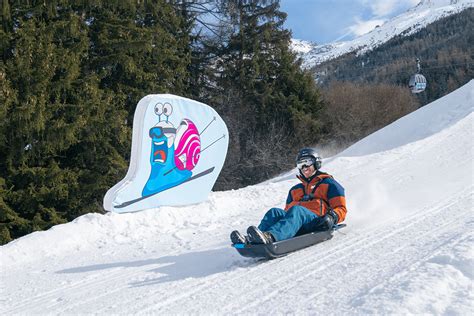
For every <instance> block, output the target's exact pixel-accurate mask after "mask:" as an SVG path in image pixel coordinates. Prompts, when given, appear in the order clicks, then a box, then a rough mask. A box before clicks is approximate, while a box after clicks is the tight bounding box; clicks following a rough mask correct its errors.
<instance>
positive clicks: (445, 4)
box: [292, 0, 474, 68]
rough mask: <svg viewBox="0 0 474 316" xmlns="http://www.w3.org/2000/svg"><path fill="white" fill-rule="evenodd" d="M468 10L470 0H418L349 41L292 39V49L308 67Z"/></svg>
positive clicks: (371, 46)
mask: <svg viewBox="0 0 474 316" xmlns="http://www.w3.org/2000/svg"><path fill="white" fill-rule="evenodd" d="M470 7H474V1H473V0H422V1H420V3H419V4H418V5H417V6H415V7H414V8H412V9H410V10H408V11H406V12H405V13H403V14H401V15H399V16H397V17H395V18H392V19H390V20H389V21H387V22H386V23H384V24H383V25H380V26H377V27H376V28H375V29H374V30H372V31H370V32H369V33H366V34H364V35H362V36H359V37H357V38H355V39H353V40H350V41H344V42H334V43H329V44H324V45H316V44H314V43H311V42H307V41H302V40H293V42H292V49H293V50H294V51H295V52H297V53H298V54H299V56H301V57H302V59H303V65H302V66H303V67H304V68H311V67H313V66H315V65H318V64H320V63H322V62H325V61H327V60H330V59H334V58H337V57H339V56H341V55H344V54H346V53H350V52H357V53H358V54H363V53H365V52H367V51H370V50H372V49H374V48H376V47H378V46H380V45H382V44H384V43H385V42H387V41H388V40H390V39H392V38H393V37H395V36H397V35H404V36H408V35H411V34H413V33H416V32H417V31H419V30H420V29H422V28H424V27H426V26H427V25H428V24H431V23H433V22H435V21H437V20H439V19H441V18H444V17H447V16H449V15H452V14H455V13H459V12H461V11H463V10H465V9H467V8H470Z"/></svg>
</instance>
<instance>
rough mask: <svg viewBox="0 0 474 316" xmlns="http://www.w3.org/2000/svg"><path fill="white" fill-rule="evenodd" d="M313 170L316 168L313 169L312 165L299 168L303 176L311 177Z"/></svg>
mask: <svg viewBox="0 0 474 316" xmlns="http://www.w3.org/2000/svg"><path fill="white" fill-rule="evenodd" d="M315 172H316V170H315V169H314V166H313V165H310V166H305V167H303V168H302V169H301V173H302V174H303V175H304V176H305V178H309V177H311V176H312V175H313V174H314V173H315Z"/></svg>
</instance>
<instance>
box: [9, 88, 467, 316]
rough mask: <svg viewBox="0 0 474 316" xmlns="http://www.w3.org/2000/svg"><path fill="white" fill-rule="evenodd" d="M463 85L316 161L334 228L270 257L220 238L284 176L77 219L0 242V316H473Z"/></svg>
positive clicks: (273, 194) (270, 202)
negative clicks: (336, 193) (335, 189)
mask: <svg viewBox="0 0 474 316" xmlns="http://www.w3.org/2000/svg"><path fill="white" fill-rule="evenodd" d="M473 104H474V80H471V81H470V82H469V83H468V84H466V85H464V86H463V87H461V88H459V89H458V90H456V91H454V92H452V93H450V94H448V95H446V96H444V97H443V98H440V99H438V100H436V101H434V102H432V103H430V104H428V105H426V106H424V107H423V108H420V109H419V110H417V111H415V112H413V113H411V114H409V115H407V116H405V117H403V118H401V119H399V120H397V121H395V122H394V123H392V124H390V125H388V126H386V127H384V128H382V129H381V130H379V131H377V132H375V133H373V134H371V135H369V136H368V137H366V138H365V139H363V140H361V141H360V142H358V143H356V144H354V145H352V146H351V147H349V148H348V149H346V150H345V151H343V152H342V153H340V154H338V155H337V156H335V157H331V158H328V159H325V160H324V161H323V171H326V172H328V173H330V174H332V175H333V176H334V177H335V178H336V179H337V180H338V181H339V182H340V183H341V184H342V185H343V186H344V187H345V189H346V197H347V203H348V215H347V218H346V221H345V222H346V223H347V227H346V228H344V229H343V230H341V231H340V232H337V233H336V234H335V236H334V238H333V239H331V240H329V241H326V242H324V243H322V244H318V245H315V246H312V247H309V248H306V249H303V250H301V251H298V252H295V253H293V254H290V255H288V256H286V257H283V258H281V259H277V260H272V261H264V262H259V261H255V260H252V259H247V258H243V257H240V256H239V255H238V254H237V252H236V251H235V249H233V248H232V247H231V246H230V242H229V233H230V232H231V231H232V230H234V229H238V230H240V231H242V232H245V229H246V228H247V227H248V226H249V225H255V224H258V222H259V220H260V218H261V217H262V216H263V214H264V212H265V211H266V210H267V209H269V208H271V207H275V206H280V207H281V206H283V204H284V201H285V199H286V195H287V193H288V189H289V188H290V187H291V186H292V185H294V184H296V183H297V181H298V180H296V178H295V173H296V170H292V171H289V172H288V173H287V174H286V175H282V176H281V177H278V178H275V179H272V180H269V181H267V182H265V183H262V184H258V185H255V186H249V187H246V188H243V189H239V190H231V191H226V192H213V193H211V195H210V197H209V200H208V201H206V202H204V203H200V204H198V205H189V206H185V207H161V208H159V209H153V210H147V211H144V212H139V213H129V214H113V213H108V214H106V215H100V214H88V215H84V216H81V217H79V218H77V219H76V220H75V221H73V222H70V223H67V224H63V225H58V226H55V227H53V228H52V229H50V230H48V231H44V232H37V233H33V234H30V235H27V236H24V237H22V238H19V239H18V240H15V241H13V242H10V243H9V244H7V245H4V246H1V247H0V268H1V269H0V273H1V282H0V293H1V295H0V313H1V314H2V315H12V314H29V315H31V314H160V315H161V314H203V315H208V314H219V315H229V314H235V315H237V314H238V315H241V314H269V313H279V314H295V313H296V314H343V315H354V314H374V313H375V314H462V315H470V314H472V313H473V312H474V307H473V305H472V302H473V299H474V292H473V290H472V284H473V281H474V273H473V271H474V258H473V256H472V253H473V252H472V251H473V246H474V213H473V203H474V165H473V161H474V150H473V148H474V138H473V137H472V135H473V134H474V130H473V128H474V113H473V111H474V107H473Z"/></svg>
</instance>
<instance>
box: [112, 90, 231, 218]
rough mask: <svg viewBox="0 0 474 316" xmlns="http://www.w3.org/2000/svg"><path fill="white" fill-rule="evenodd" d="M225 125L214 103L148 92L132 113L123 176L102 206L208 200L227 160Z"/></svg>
mask: <svg viewBox="0 0 474 316" xmlns="http://www.w3.org/2000/svg"><path fill="white" fill-rule="evenodd" d="M228 144H229V137H228V131H227V127H226V125H225V123H224V121H223V120H222V119H221V117H220V116H219V115H218V114H217V112H216V111H215V110H214V109H213V108H211V107H210V106H208V105H206V104H204V103H200V102H197V101H194V100H191V99H186V98H183V97H179V96H175V95H171V94H156V95H148V96H146V97H144V98H143V99H141V100H140V102H139V103H138V105H137V108H136V110H135V116H134V118H133V138H132V156H131V159H130V167H129V169H128V172H127V175H126V176H125V178H124V179H123V180H122V181H120V182H119V183H117V184H116V185H114V186H113V187H112V188H111V189H110V190H109V191H107V193H106V195H105V197H104V209H105V210H107V211H111V212H117V213H126V212H136V211H139V210H144V209H150V208H155V207H158V206H162V205H170V206H172V205H186V204H193V203H199V202H202V201H204V200H205V199H206V198H207V196H208V194H209V192H210V191H211V189H212V187H213V185H214V183H215V181H216V179H217V176H218V175H219V172H220V171H221V169H222V166H223V165H224V160H225V157H226V154H227V147H228Z"/></svg>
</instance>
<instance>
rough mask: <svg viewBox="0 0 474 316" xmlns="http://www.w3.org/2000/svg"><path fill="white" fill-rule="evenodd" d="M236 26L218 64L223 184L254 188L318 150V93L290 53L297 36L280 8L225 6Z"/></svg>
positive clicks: (251, 4)
mask: <svg viewBox="0 0 474 316" xmlns="http://www.w3.org/2000/svg"><path fill="white" fill-rule="evenodd" d="M222 7H223V9H222V10H223V11H224V12H226V13H227V16H228V19H229V21H230V23H231V25H232V26H233V28H232V29H233V32H232V33H231V35H230V36H229V37H228V39H227V40H226V41H225V43H226V45H225V46H224V47H223V49H222V50H221V51H220V52H219V53H218V57H217V58H216V59H215V60H216V62H215V66H214V67H215V69H216V76H215V77H214V80H215V82H216V87H217V88H216V89H215V91H213V93H212V97H211V100H210V101H209V102H210V103H211V104H217V106H216V107H217V108H218V109H219V110H220V111H221V113H222V115H223V116H224V119H225V120H226V122H227V124H228V127H229V130H230V137H231V138H230V139H231V148H230V153H229V155H231V157H233V158H232V160H228V161H227V162H226V168H224V171H223V176H222V177H221V178H230V177H236V176H237V177H240V179H236V181H234V182H233V183H223V182H220V185H221V186H222V187H224V188H225V187H228V185H230V186H232V185H235V183H236V182H237V183H239V185H247V184H251V183H256V182H258V181H262V180H264V179H268V177H270V176H273V175H275V174H277V173H278V172H281V171H282V170H284V169H287V168H289V167H290V165H292V163H293V155H294V153H295V152H296V150H297V149H296V148H297V147H298V146H300V145H302V144H305V145H311V144H314V143H316V142H317V140H318V134H319V133H321V127H322V124H321V123H320V122H321V119H320V117H319V115H320V113H321V109H322V106H323V105H322V102H321V101H320V97H319V93H318V91H317V89H316V86H315V83H314V81H313V79H312V77H311V75H310V74H309V73H307V72H305V71H303V70H301V68H300V63H299V62H298V61H297V59H296V56H295V54H294V53H292V52H291V51H290V48H289V45H290V38H291V34H290V32H289V31H288V30H285V29H284V27H283V23H284V21H285V18H286V14H285V13H283V12H281V11H279V2H278V1H237V0H234V1H226V2H223V4H222Z"/></svg>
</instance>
